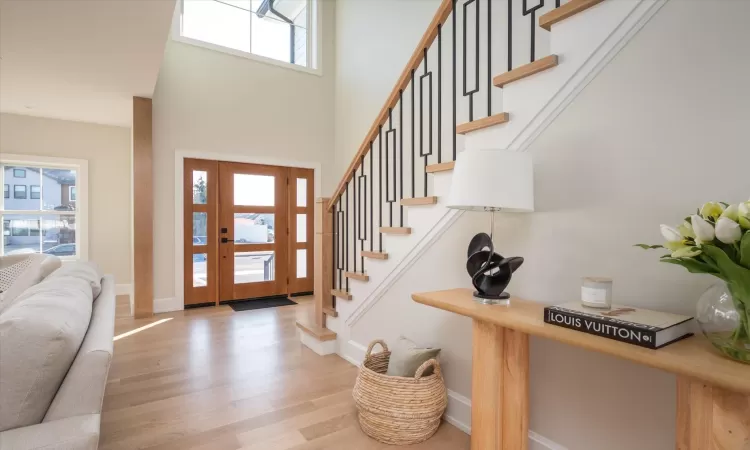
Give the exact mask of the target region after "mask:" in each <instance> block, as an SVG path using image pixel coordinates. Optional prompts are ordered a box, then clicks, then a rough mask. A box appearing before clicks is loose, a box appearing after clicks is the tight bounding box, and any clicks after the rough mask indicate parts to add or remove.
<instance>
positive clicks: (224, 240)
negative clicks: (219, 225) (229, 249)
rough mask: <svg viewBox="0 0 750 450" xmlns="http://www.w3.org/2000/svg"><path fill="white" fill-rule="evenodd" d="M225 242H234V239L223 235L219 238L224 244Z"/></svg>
mask: <svg viewBox="0 0 750 450" xmlns="http://www.w3.org/2000/svg"><path fill="white" fill-rule="evenodd" d="M227 242H234V239H227V238H225V237H223V238H221V243H222V244H226V243H227Z"/></svg>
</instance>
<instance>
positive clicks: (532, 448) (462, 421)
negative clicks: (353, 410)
mask: <svg viewBox="0 0 750 450" xmlns="http://www.w3.org/2000/svg"><path fill="white" fill-rule="evenodd" d="M343 347H345V348H339V356H341V357H342V358H343V359H345V360H347V361H349V363H351V364H353V365H355V366H360V365H361V364H362V361H363V360H364V359H365V353H366V352H367V347H365V346H364V345H362V344H360V343H358V342H355V341H351V340H350V341H348V342H347V343H346V345H345V346H343ZM443 419H445V421H446V422H448V423H449V424H451V425H453V426H454V427H456V428H458V429H459V430H461V431H463V432H464V433H466V434H471V399H470V398H468V397H465V396H463V395H461V394H459V393H458V392H455V391H452V390H450V389H448V408H447V409H446V411H445V415H444V416H443ZM529 450H568V449H567V447H565V446H563V445H560V444H558V443H556V442H555V441H553V440H551V439H548V438H546V437H544V436H542V435H541V434H539V433H536V432H534V431H532V430H529Z"/></svg>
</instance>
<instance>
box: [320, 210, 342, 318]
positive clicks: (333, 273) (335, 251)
mask: <svg viewBox="0 0 750 450" xmlns="http://www.w3.org/2000/svg"><path fill="white" fill-rule="evenodd" d="M331 220H335V221H336V223H332V224H331V228H333V230H335V231H334V236H333V239H331V243H332V244H333V267H334V268H335V269H334V270H332V271H331V287H332V288H333V289H338V286H336V272H338V271H339V270H338V267H339V253H338V248H337V245H336V241H337V240H338V212H337V208H336V204H335V203H334V205H333V211H332V212H331ZM323 295H329V296H330V297H331V306H333V309H336V296H335V295H333V294H332V293H330V292H324V293H323Z"/></svg>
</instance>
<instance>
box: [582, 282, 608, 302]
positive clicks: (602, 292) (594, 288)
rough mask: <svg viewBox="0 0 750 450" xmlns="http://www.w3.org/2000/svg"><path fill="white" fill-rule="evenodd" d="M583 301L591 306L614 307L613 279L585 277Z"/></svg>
mask: <svg viewBox="0 0 750 450" xmlns="http://www.w3.org/2000/svg"><path fill="white" fill-rule="evenodd" d="M581 303H582V304H583V306H588V307H589V308H601V309H610V308H611V307H612V279H611V278H602V277H585V278H583V283H582V284H581Z"/></svg>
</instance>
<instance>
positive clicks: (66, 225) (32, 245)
mask: <svg viewBox="0 0 750 450" xmlns="http://www.w3.org/2000/svg"><path fill="white" fill-rule="evenodd" d="M87 167H88V166H87V163H86V161H81V160H68V159H66V158H45V157H34V156H26V155H5V154H3V155H2V156H1V157H0V178H2V179H3V180H4V183H3V184H4V185H5V186H8V187H9V188H8V189H6V192H8V191H10V190H11V189H12V191H13V193H12V195H4V196H3V198H2V200H0V218H2V222H1V223H2V240H0V255H13V254H19V253H45V254H50V255H56V256H60V257H64V258H66V259H83V260H85V259H86V258H87V245H86V243H87V241H88V238H87V236H86V234H87V228H88V227H87V214H86V204H85V203H81V201H80V199H78V198H77V197H78V196H79V195H82V192H85V188H86V185H87ZM20 173H23V174H24V176H23V177H18V175H19V174H20ZM19 178H21V179H19ZM7 181H10V183H7ZM22 183H23V184H22Z"/></svg>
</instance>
